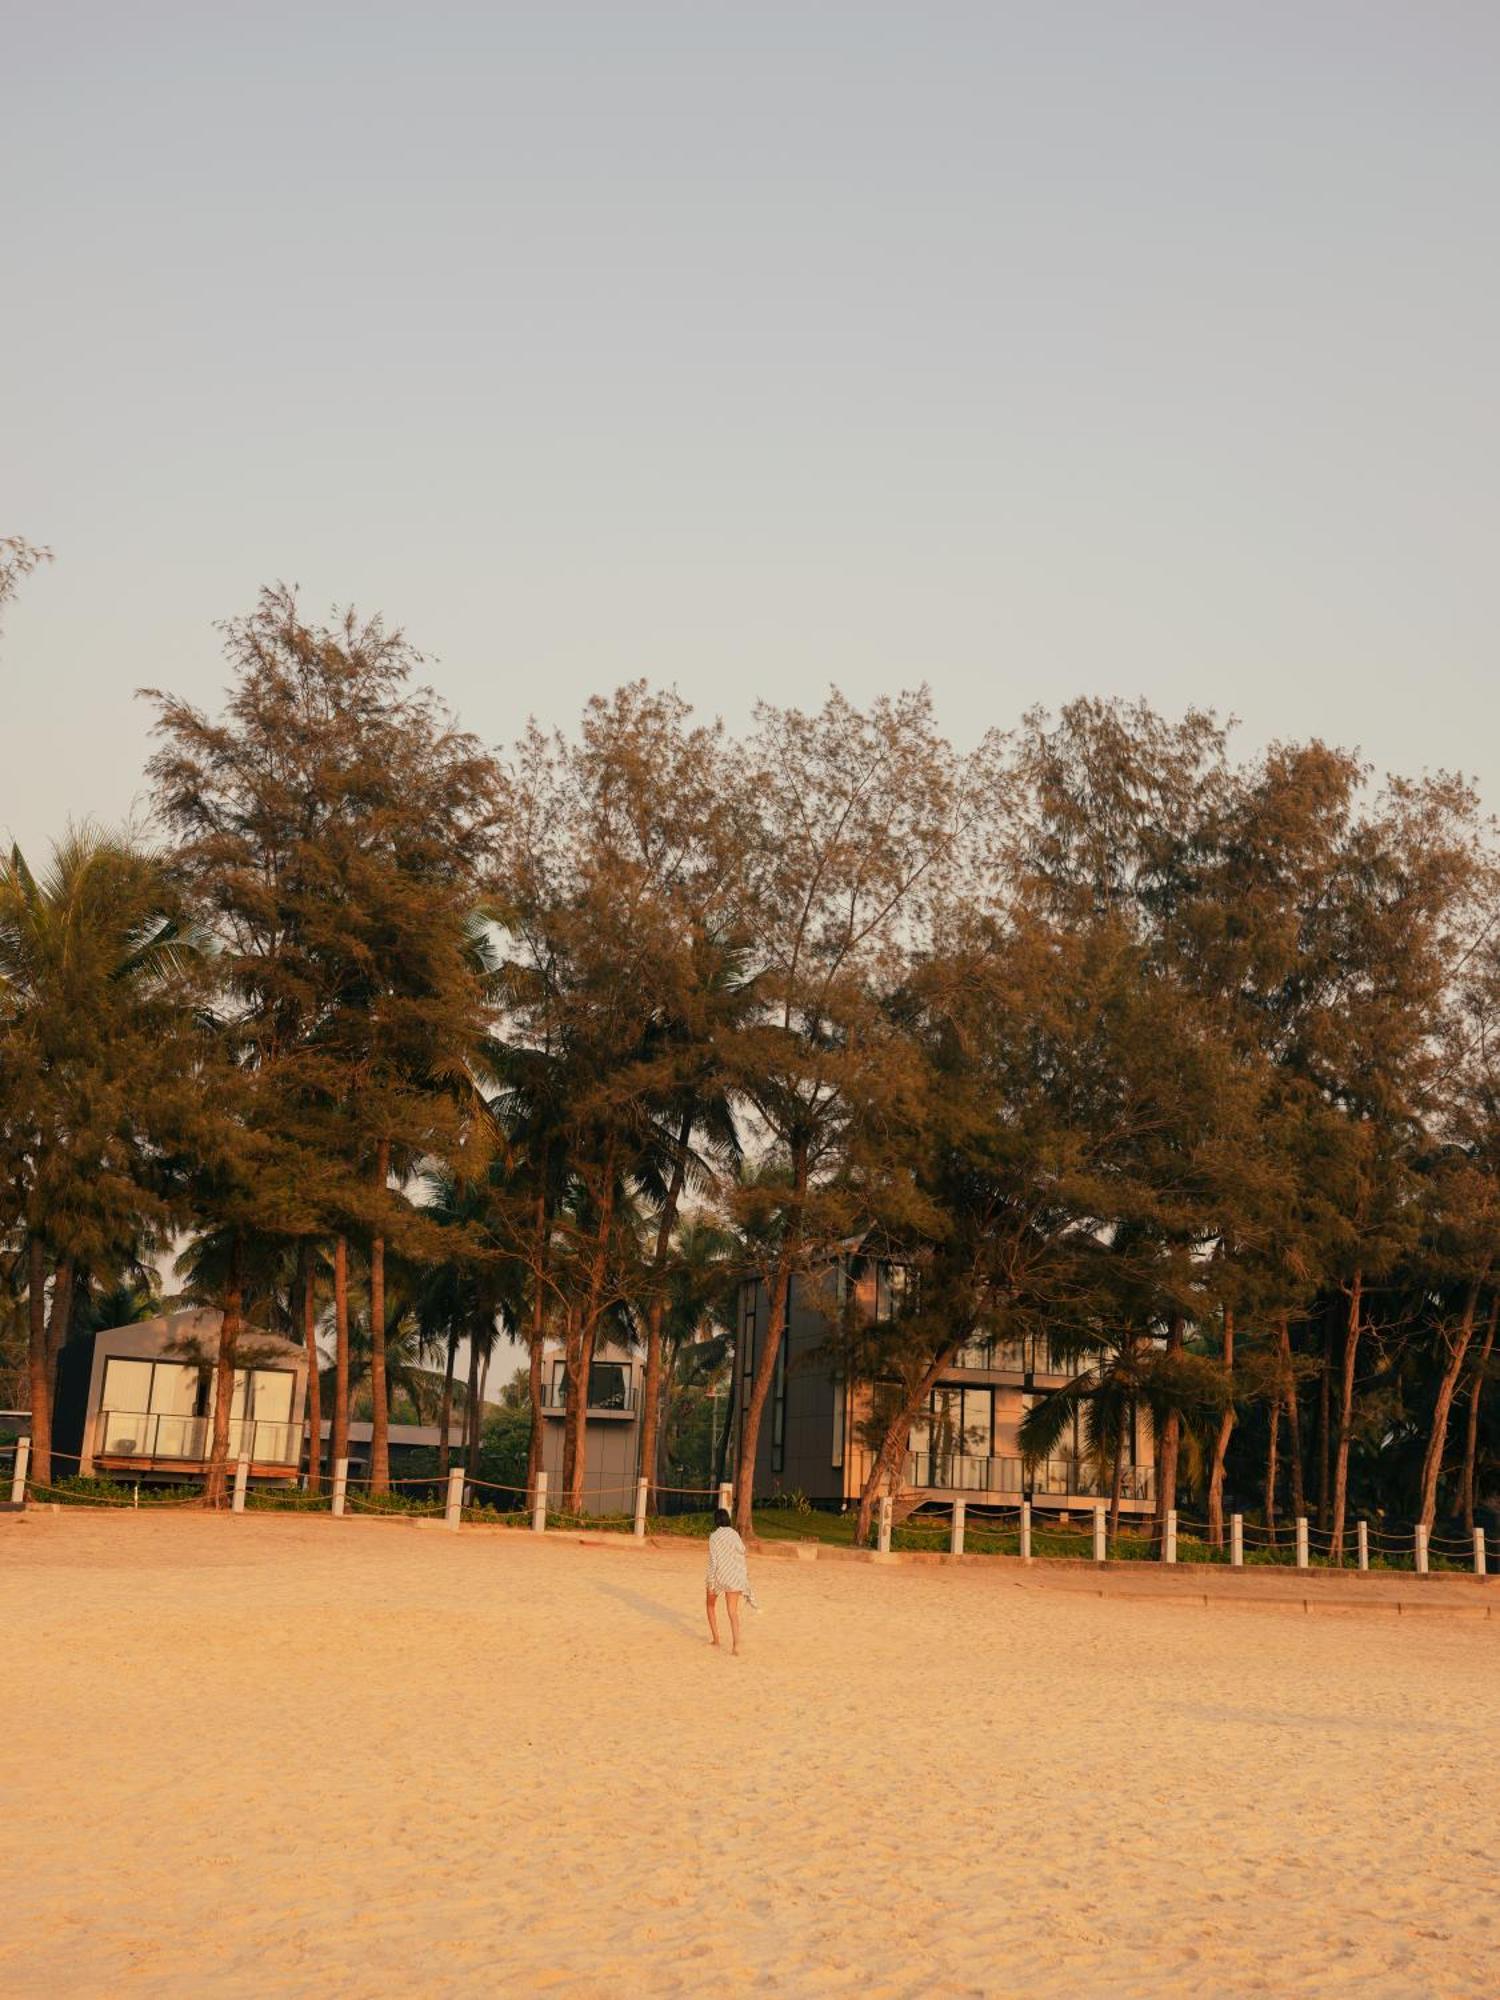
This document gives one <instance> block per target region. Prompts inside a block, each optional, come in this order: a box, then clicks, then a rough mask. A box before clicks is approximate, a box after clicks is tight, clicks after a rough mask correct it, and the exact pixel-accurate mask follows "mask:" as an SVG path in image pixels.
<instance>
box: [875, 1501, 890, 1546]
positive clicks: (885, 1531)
mask: <svg viewBox="0 0 1500 2000" xmlns="http://www.w3.org/2000/svg"><path fill="white" fill-rule="evenodd" d="M877 1535H878V1539H877V1543H876V1546H877V1548H878V1550H879V1553H880V1554H881V1555H883V1556H888V1555H889V1554H890V1552H891V1496H890V1494H889V1493H886V1494H884V1495H883V1496H882V1497H881V1502H880V1526H879V1529H878V1531H877Z"/></svg>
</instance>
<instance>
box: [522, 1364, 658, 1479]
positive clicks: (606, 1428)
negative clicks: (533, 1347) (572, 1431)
mask: <svg viewBox="0 0 1500 2000" xmlns="http://www.w3.org/2000/svg"><path fill="white" fill-rule="evenodd" d="M642 1372H643V1363H642V1362H641V1360H640V1358H639V1357H638V1356H637V1355H636V1354H635V1353H634V1352H633V1351H632V1350H631V1349H630V1348H629V1347H627V1346H626V1345H625V1343H624V1342H623V1341H610V1340H603V1341H601V1342H600V1343H599V1348H598V1351H597V1353H596V1354H595V1356H594V1363H593V1366H592V1367H591V1368H590V1370H589V1390H588V1409H587V1411H586V1412H585V1418H584V1421H585V1426H586V1429H585V1441H584V1454H585V1456H584V1487H583V1497H584V1508H585V1511H586V1512H588V1513H591V1514H618V1513H626V1512H628V1511H629V1509H630V1506H631V1504H632V1500H633V1496H634V1493H635V1482H636V1478H637V1474H638V1467H639V1460H640V1452H641V1374H642ZM567 1409H568V1399H567V1377H566V1372H565V1369H564V1366H563V1350H562V1345H561V1343H560V1342H553V1341H549V1342H548V1344H547V1347H546V1349H545V1351H544V1353H543V1357H542V1424H543V1429H542V1468H543V1470H544V1471H545V1472H546V1474H547V1490H548V1492H549V1493H550V1494H551V1495H552V1496H553V1504H554V1505H556V1504H557V1496H558V1495H559V1494H560V1493H561V1492H562V1484H563V1430H564V1419H565V1418H566V1416H567Z"/></svg>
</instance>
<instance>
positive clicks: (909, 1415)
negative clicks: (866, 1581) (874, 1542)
mask: <svg viewBox="0 0 1500 2000" xmlns="http://www.w3.org/2000/svg"><path fill="white" fill-rule="evenodd" d="M957 1351H958V1343H957V1342H956V1341H955V1342H953V1343H952V1344H951V1345H950V1346H948V1347H945V1348H944V1349H943V1351H942V1353H941V1354H939V1355H937V1356H935V1357H934V1359H933V1360H932V1361H931V1362H930V1363H929V1364H928V1366H927V1367H926V1368H924V1369H923V1371H922V1375H921V1378H920V1380H919V1381H918V1383H917V1386H916V1387H915V1388H914V1389H913V1390H912V1391H911V1392H910V1394H909V1395H908V1396H907V1397H906V1400H905V1401H904V1402H903V1403H901V1404H900V1405H899V1406H898V1408H897V1410H896V1413H895V1415H894V1416H893V1417H892V1419H891V1421H890V1423H889V1424H888V1425H887V1426H886V1432H885V1436H884V1437H883V1438H882V1439H881V1440H880V1449H879V1450H878V1451H877V1452H876V1454H875V1460H874V1463H873V1464H872V1465H871V1467H870V1470H869V1474H868V1476H867V1477H866V1479H865V1483H864V1485H863V1487H861V1489H860V1495H859V1515H858V1517H857V1519H856V1521H855V1524H854V1542H855V1546H856V1548H861V1549H862V1548H864V1547H865V1546H866V1545H867V1544H868V1542H869V1539H870V1519H871V1516H872V1515H873V1513H874V1511H875V1502H876V1500H877V1499H878V1498H879V1497H880V1489H881V1487H882V1486H886V1487H888V1488H889V1490H890V1495H891V1498H892V1499H893V1500H894V1499H895V1497H896V1486H897V1480H898V1473H899V1469H900V1465H901V1461H902V1460H903V1459H904V1458H905V1457H906V1453H907V1447H908V1446H909V1444H910V1442H911V1427H912V1425H913V1424H914V1423H915V1422H916V1417H917V1412H918V1410H920V1409H921V1407H922V1405H923V1404H924V1403H925V1402H926V1401H927V1399H928V1397H929V1396H931V1394H932V1392H933V1390H934V1389H935V1388H936V1387H937V1384H938V1382H939V1381H940V1380H941V1378H942V1373H943V1370H944V1369H945V1368H947V1367H948V1366H949V1364H950V1363H951V1361H952V1359H953V1356H954V1355H955V1354H956V1353H957Z"/></svg>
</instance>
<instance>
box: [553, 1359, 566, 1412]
mask: <svg viewBox="0 0 1500 2000" xmlns="http://www.w3.org/2000/svg"><path fill="white" fill-rule="evenodd" d="M567 1400H568V1364H567V1362H566V1361H554V1362H553V1364H552V1405H553V1408H554V1409H558V1410H560V1409H561V1408H562V1406H563V1404H564V1403H565V1402H566V1401H567Z"/></svg>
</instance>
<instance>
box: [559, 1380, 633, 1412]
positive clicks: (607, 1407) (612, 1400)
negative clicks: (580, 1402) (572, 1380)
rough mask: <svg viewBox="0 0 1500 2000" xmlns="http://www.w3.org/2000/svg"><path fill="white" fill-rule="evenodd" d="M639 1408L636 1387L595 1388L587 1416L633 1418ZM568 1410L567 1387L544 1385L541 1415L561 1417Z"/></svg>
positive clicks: (563, 1384)
mask: <svg viewBox="0 0 1500 2000" xmlns="http://www.w3.org/2000/svg"><path fill="white" fill-rule="evenodd" d="M640 1407H641V1392H640V1389H639V1387H638V1386H636V1385H634V1384H631V1385H629V1386H626V1387H609V1388H603V1389H599V1388H596V1389H595V1390H594V1392H593V1394H592V1395H591V1396H590V1397H589V1402H588V1411H587V1415H588V1416H589V1418H590V1419H591V1420H592V1419H593V1418H594V1417H601V1418H604V1419H608V1418H610V1417H633V1416H634V1415H635V1414H636V1412H637V1410H639V1408H640ZM567 1410H568V1385H567V1383H566V1382H549V1383H544V1384H543V1387H542V1413H543V1415H544V1416H549V1417H562V1416H566V1415H567Z"/></svg>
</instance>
